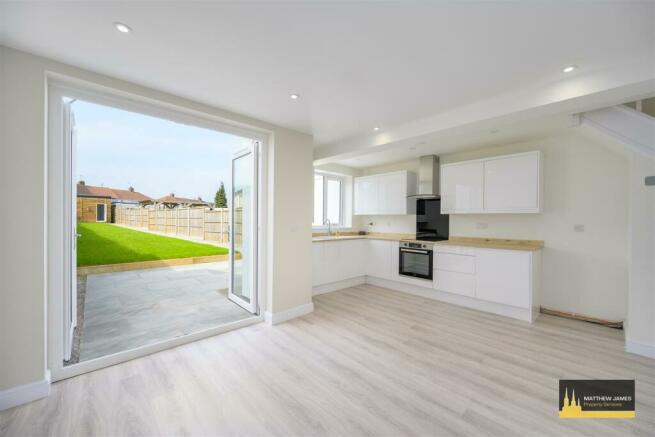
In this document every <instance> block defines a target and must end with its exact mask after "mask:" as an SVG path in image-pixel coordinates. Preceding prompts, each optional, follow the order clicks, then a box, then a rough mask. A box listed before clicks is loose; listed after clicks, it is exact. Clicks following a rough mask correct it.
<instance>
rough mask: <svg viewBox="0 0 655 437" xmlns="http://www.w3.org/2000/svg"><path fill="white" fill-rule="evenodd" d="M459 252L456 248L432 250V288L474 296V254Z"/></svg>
mask: <svg viewBox="0 0 655 437" xmlns="http://www.w3.org/2000/svg"><path fill="white" fill-rule="evenodd" d="M450 249H453V248H450ZM459 252H460V250H459V249H458V248H457V249H455V250H448V249H446V250H441V251H440V250H439V248H437V249H436V250H435V251H434V288H435V289H437V290H440V291H445V292H448V293H454V294H460V295H462V296H471V297H472V296H475V256H474V255H473V254H469V253H466V254H464V253H459Z"/></svg>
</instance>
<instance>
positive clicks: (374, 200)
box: [354, 171, 416, 215]
mask: <svg viewBox="0 0 655 437" xmlns="http://www.w3.org/2000/svg"><path fill="white" fill-rule="evenodd" d="M354 184H355V199H354V213H355V215H407V214H414V213H415V212H416V200H414V199H408V198H407V196H410V195H413V194H416V174H415V173H412V172H409V171H397V172H393V173H384V174H378V175H373V176H362V177H357V178H355V181H354Z"/></svg>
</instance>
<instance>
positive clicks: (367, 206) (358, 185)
mask: <svg viewBox="0 0 655 437" xmlns="http://www.w3.org/2000/svg"><path fill="white" fill-rule="evenodd" d="M354 184H355V204H354V214H355V215H362V214H376V211H377V210H378V186H379V183H378V178H377V177H376V176H366V177H361V178H355V182H354Z"/></svg>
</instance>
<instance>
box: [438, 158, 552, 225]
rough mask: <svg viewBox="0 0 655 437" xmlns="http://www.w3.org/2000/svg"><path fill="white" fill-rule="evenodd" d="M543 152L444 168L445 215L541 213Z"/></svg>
mask: <svg viewBox="0 0 655 437" xmlns="http://www.w3.org/2000/svg"><path fill="white" fill-rule="evenodd" d="M542 186H543V168H542V154H541V152H540V151H534V152H527V153H518V154H514V155H504V156H495V157H492V158H484V159H476V160H472V161H462V162H455V163H451V164H442V165H441V212H442V213H443V214H500V213H505V214H515V213H522V214H524V213H540V212H541V210H542V203H543V188H542Z"/></svg>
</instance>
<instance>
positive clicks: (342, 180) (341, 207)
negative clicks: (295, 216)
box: [312, 171, 346, 229]
mask: <svg viewBox="0 0 655 437" xmlns="http://www.w3.org/2000/svg"><path fill="white" fill-rule="evenodd" d="M316 176H321V177H322V178H323V223H322V224H320V225H314V224H313V223H312V228H313V229H327V224H326V218H327V181H328V180H333V181H339V183H340V187H341V190H340V193H339V222H338V223H331V224H332V225H333V226H341V227H343V226H344V206H345V204H344V199H345V195H346V178H345V177H343V176H339V175H335V174H331V173H325V172H321V171H315V172H314V177H316ZM313 206H314V203H313V202H312V208H313ZM313 220H314V215H313V214H312V221H313Z"/></svg>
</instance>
